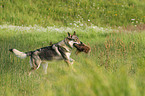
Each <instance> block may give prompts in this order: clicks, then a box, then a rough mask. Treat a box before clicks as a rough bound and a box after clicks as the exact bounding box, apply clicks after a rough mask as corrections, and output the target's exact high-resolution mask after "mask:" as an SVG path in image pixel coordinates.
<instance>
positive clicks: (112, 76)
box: [0, 28, 145, 96]
mask: <svg viewBox="0 0 145 96" xmlns="http://www.w3.org/2000/svg"><path fill="white" fill-rule="evenodd" d="M76 30H78V32H77V34H78V37H79V38H80V40H81V41H83V42H84V43H86V44H87V43H89V44H90V46H91V49H92V52H91V53H90V55H86V54H84V53H81V54H79V55H78V56H76V55H75V54H74V53H75V49H74V50H73V52H72V55H71V57H72V58H73V59H74V60H75V63H74V65H73V66H74V68H75V69H76V72H73V71H72V70H70V69H69V68H68V67H67V65H66V64H65V62H63V61H60V62H54V63H50V64H49V67H48V74H47V75H44V74H43V70H42V68H41V67H40V69H38V70H37V71H36V72H35V73H34V74H32V75H31V76H30V77H29V76H28V74H27V73H28V71H29V69H30V66H29V58H26V59H22V60H21V59H19V58H17V57H15V56H14V55H13V54H11V53H10V52H8V49H9V48H16V49H19V50H21V51H24V52H26V51H30V50H35V49H37V48H40V47H44V46H48V45H49V42H50V41H52V42H58V41H59V40H62V39H64V38H65V37H66V36H67V34H66V32H63V33H59V32H55V31H54V30H47V32H43V31H41V32H39V31H35V32H34V30H29V31H25V30H24V31H20V30H19V31H17V30H11V31H10V30H8V29H5V28H4V29H0V44H1V47H0V61H1V64H0V95H1V96H17V95H19V96H21V95H22V96H24V95H25V96H40V95H41V96H42V95H43V96H58V95H60V96H144V95H145V92H144V90H145V82H144V79H145V77H144V75H145V70H144V68H145V66H144V63H145V55H144V52H145V50H144V48H145V47H144V45H145V38H144V37H145V34H144V32H140V33H124V32H123V31H122V32H119V33H118V32H105V33H104V32H101V31H100V32H96V31H95V30H94V29H87V31H88V32H87V31H86V30H85V29H84V30H80V29H76ZM79 30H80V31H79ZM56 38H57V39H56Z"/></svg>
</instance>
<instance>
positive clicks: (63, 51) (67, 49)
mask: <svg viewBox="0 0 145 96" xmlns="http://www.w3.org/2000/svg"><path fill="white" fill-rule="evenodd" d="M74 43H77V44H79V43H80V41H79V39H78V37H77V36H76V32H74V34H73V35H70V33H68V37H66V38H65V39H64V40H62V41H60V42H58V43H56V44H52V45H51V46H47V47H43V48H40V49H36V50H34V51H29V52H25V53H23V52H20V51H18V50H16V49H10V50H9V51H10V52H13V53H15V54H16V56H18V55H19V53H21V54H20V55H22V56H18V57H22V58H23V56H30V65H31V70H30V72H29V75H30V74H31V72H32V71H34V70H36V69H38V68H39V67H40V64H41V63H42V64H44V66H43V69H44V71H45V73H47V66H48V62H50V61H58V60H64V61H65V62H66V63H67V64H68V66H71V65H72V64H73V61H74V60H73V59H72V58H70V55H71V51H72V48H73V44H74ZM25 54H26V55H25ZM71 67H72V66H71Z"/></svg>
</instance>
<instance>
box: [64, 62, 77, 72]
mask: <svg viewBox="0 0 145 96" xmlns="http://www.w3.org/2000/svg"><path fill="white" fill-rule="evenodd" d="M64 61H65V62H66V63H67V65H68V66H69V67H71V69H72V70H73V71H74V72H76V70H75V69H74V68H73V66H72V63H73V62H72V63H71V62H70V60H64Z"/></svg>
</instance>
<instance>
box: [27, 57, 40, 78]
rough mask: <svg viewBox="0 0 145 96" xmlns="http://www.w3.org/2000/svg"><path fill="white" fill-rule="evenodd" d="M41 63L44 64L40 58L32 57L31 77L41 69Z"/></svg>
mask: <svg viewBox="0 0 145 96" xmlns="http://www.w3.org/2000/svg"><path fill="white" fill-rule="evenodd" d="M41 62H42V61H41V59H39V58H38V57H36V58H35V57H34V58H32V57H31V60H30V65H31V69H30V71H29V75H31V73H32V72H33V71H35V70H37V69H38V68H39V67H40V64H41Z"/></svg>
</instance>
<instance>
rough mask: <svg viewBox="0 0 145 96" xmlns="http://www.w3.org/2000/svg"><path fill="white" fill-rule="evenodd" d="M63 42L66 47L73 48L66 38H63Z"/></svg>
mask: <svg viewBox="0 0 145 96" xmlns="http://www.w3.org/2000/svg"><path fill="white" fill-rule="evenodd" d="M64 43H65V45H66V46H67V47H69V48H70V49H73V45H72V46H71V45H70V44H69V41H67V38H65V40H64Z"/></svg>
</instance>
